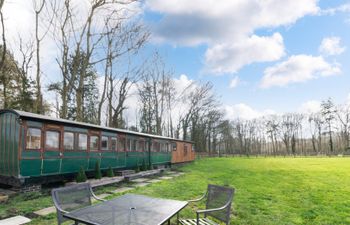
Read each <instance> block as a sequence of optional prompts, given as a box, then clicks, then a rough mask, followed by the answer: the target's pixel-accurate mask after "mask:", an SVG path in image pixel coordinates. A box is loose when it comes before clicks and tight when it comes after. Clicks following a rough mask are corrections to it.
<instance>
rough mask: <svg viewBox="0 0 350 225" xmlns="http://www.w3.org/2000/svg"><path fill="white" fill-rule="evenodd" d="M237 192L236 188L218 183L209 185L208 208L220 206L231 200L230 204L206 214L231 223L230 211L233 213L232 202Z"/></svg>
mask: <svg viewBox="0 0 350 225" xmlns="http://www.w3.org/2000/svg"><path fill="white" fill-rule="evenodd" d="M234 193H235V189H234V188H230V187H225V186H217V185H212V184H209V185H208V195H207V204H206V208H207V209H213V208H220V207H222V206H224V205H225V204H226V203H228V202H229V206H228V207H227V208H226V209H224V210H220V211H216V212H208V213H206V214H205V216H206V215H210V216H212V217H214V218H216V219H218V220H221V221H223V222H225V223H226V224H229V222H230V213H231V203H232V199H233V195H234Z"/></svg>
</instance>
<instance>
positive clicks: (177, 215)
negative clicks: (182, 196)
mask: <svg viewBox="0 0 350 225" xmlns="http://www.w3.org/2000/svg"><path fill="white" fill-rule="evenodd" d="M179 214H180V213H177V214H176V224H177V225H179V219H180V215H179Z"/></svg>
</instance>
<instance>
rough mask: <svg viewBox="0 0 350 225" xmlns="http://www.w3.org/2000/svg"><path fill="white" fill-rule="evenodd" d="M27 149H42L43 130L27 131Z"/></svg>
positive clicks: (33, 129) (32, 129)
mask: <svg viewBox="0 0 350 225" xmlns="http://www.w3.org/2000/svg"><path fill="white" fill-rule="evenodd" d="M26 139H27V149H40V146H41V130H40V129H38V128H28V129H27V138H26Z"/></svg>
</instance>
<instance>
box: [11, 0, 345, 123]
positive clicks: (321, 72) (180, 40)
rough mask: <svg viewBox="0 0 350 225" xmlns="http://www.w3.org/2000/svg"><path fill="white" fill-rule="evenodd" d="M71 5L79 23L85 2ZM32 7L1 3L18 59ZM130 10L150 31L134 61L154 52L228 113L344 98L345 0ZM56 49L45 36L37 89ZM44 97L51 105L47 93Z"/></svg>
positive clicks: (211, 0)
mask: <svg viewBox="0 0 350 225" xmlns="http://www.w3.org/2000/svg"><path fill="white" fill-rule="evenodd" d="M74 2H75V4H77V5H79V7H77V8H76V10H77V16H78V17H77V18H81V20H82V21H83V20H84V15H85V14H86V12H85V11H84V9H85V8H84V7H82V6H84V4H85V5H86V4H87V1H86V0H76V1H74ZM32 7H33V6H32V2H31V1H9V2H7V3H6V4H5V5H4V12H5V15H6V18H5V19H6V24H7V27H6V31H7V38H8V39H9V46H10V48H11V49H12V50H13V51H14V54H15V56H16V57H17V58H19V59H20V57H21V55H20V54H19V52H18V35H19V34H20V35H21V38H22V39H23V40H27V41H30V40H32V39H33V25H34V18H35V17H34V14H33V10H32ZM132 7H134V8H133V9H137V10H135V11H136V12H140V13H138V14H137V15H140V17H141V20H143V21H144V22H145V24H146V26H147V27H148V28H149V30H150V31H151V39H150V42H149V43H148V44H147V45H146V48H145V52H144V54H142V56H141V58H142V57H147V56H150V55H151V54H152V53H153V52H154V51H155V50H157V51H158V52H160V54H161V55H162V57H163V60H164V61H165V64H166V66H167V68H168V69H169V70H172V71H174V75H175V77H176V78H177V80H176V82H177V84H178V85H179V86H180V87H184V84H186V83H188V82H190V81H189V80H196V81H202V82H205V81H210V82H212V83H213V84H214V91H215V93H216V94H217V95H218V96H219V97H220V101H221V103H222V105H223V109H224V110H225V112H226V116H227V117H228V118H231V119H232V118H234V117H242V118H247V119H250V118H254V117H258V116H261V115H265V114H269V113H272V112H276V113H284V112H314V111H317V110H318V109H319V105H320V102H321V101H322V100H325V99H327V98H329V97H331V98H332V99H333V100H334V101H335V103H336V104H342V103H345V102H348V103H350V85H349V84H350V76H349V73H350V65H349V60H348V59H349V58H350V0H319V1H318V0H261V1H257V0H220V1H215V0H191V1H188V0H171V1H164V0H144V1H141V2H139V3H136V4H135V5H133V6H132ZM78 9H79V10H78ZM80 11H82V12H80ZM57 50H58V49H57V45H56V43H55V41H54V40H53V39H52V37H50V36H49V35H48V36H47V37H46V38H45V39H44V40H43V42H42V48H41V58H42V59H41V60H42V65H43V68H42V70H43V71H42V72H43V76H42V82H43V84H44V85H43V87H46V86H45V85H47V84H49V83H51V82H54V81H58V80H60V73H59V70H58V66H57V62H56V58H57V57H58V52H57ZM137 60H138V59H135V61H137ZM33 68H34V67H33ZM181 76H182V77H181ZM180 77H181V79H180ZM46 101H48V102H49V103H51V104H55V96H54V95H53V93H46ZM135 101H137V98H136V97H135V96H134V98H132V99H131V100H130V102H131V103H130V104H129V108H130V110H129V111H130V112H132V114H134V112H135V111H136V109H134V108H133V107H134V106H135V105H137V104H135Z"/></svg>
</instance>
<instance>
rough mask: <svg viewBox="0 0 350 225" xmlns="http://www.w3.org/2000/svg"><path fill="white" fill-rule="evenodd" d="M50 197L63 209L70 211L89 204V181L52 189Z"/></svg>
mask: <svg viewBox="0 0 350 225" xmlns="http://www.w3.org/2000/svg"><path fill="white" fill-rule="evenodd" d="M52 198H53V201H54V203H55V205H57V206H58V207H60V208H61V209H63V210H64V211H67V212H69V211H72V210H75V209H79V208H83V207H86V206H89V205H91V187H90V184H89V183H82V184H76V185H72V186H68V187H63V188H56V189H53V190H52Z"/></svg>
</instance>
